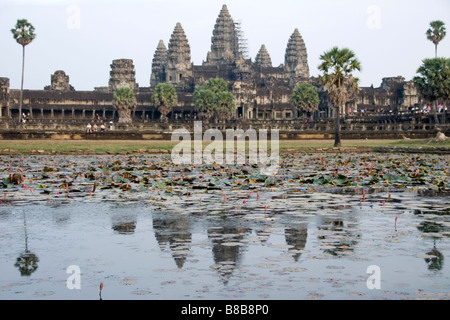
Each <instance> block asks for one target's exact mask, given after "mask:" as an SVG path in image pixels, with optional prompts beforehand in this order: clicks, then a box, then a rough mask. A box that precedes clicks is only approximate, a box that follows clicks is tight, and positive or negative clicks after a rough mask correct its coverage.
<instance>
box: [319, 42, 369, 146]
mask: <svg viewBox="0 0 450 320" xmlns="http://www.w3.org/2000/svg"><path fill="white" fill-rule="evenodd" d="M320 60H322V63H321V64H320V65H319V67H318V68H319V70H321V71H323V75H321V76H319V78H320V80H321V82H322V84H323V86H324V89H325V90H326V91H327V94H328V98H329V100H330V102H331V104H332V105H333V107H334V109H335V116H336V119H335V123H336V125H335V135H334V146H335V147H339V146H340V145H341V137H340V132H339V131H340V126H339V122H340V112H341V110H343V109H344V108H345V104H346V102H347V101H348V100H350V99H352V98H354V97H356V95H357V93H358V90H359V88H358V78H355V77H354V76H353V74H352V72H354V71H355V70H358V71H360V70H361V63H360V61H359V60H358V59H357V58H356V56H355V53H354V52H353V51H352V50H350V49H348V48H342V49H339V48H338V47H333V48H332V49H330V50H329V51H326V52H324V53H323V54H322V55H321V56H320Z"/></svg>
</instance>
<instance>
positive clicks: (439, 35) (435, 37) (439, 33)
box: [426, 20, 446, 58]
mask: <svg viewBox="0 0 450 320" xmlns="http://www.w3.org/2000/svg"><path fill="white" fill-rule="evenodd" d="M430 27H431V28H429V29H428V30H427V32H426V35H427V39H428V40H430V41H431V42H433V43H434V57H435V58H437V46H438V44H439V42H441V40H442V39H444V37H445V35H446V32H445V23H444V22H442V21H440V20H435V21H431V22H430Z"/></svg>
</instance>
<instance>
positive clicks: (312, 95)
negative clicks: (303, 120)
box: [291, 83, 320, 115]
mask: <svg viewBox="0 0 450 320" xmlns="http://www.w3.org/2000/svg"><path fill="white" fill-rule="evenodd" d="M319 102H320V100H319V94H318V93H317V88H316V87H315V86H313V85H312V84H310V83H299V84H297V86H296V87H295V89H294V91H293V92H292V95H291V103H292V104H293V105H294V107H296V108H297V110H298V111H300V112H301V113H302V114H304V115H305V114H306V113H308V112H314V111H316V110H317V108H318V107H319Z"/></svg>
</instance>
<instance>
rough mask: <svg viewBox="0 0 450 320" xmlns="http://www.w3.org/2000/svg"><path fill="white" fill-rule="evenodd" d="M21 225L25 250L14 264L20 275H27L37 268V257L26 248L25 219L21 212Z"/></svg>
mask: <svg viewBox="0 0 450 320" xmlns="http://www.w3.org/2000/svg"><path fill="white" fill-rule="evenodd" d="M23 227H24V230H25V251H24V252H23V253H22V254H20V256H19V257H18V258H17V259H16V263H15V264H14V266H15V267H16V268H18V269H19V272H20V275H21V276H29V275H31V274H32V273H33V272H35V271H36V269H37V268H38V262H39V258H38V257H37V256H36V255H35V254H34V253H32V252H30V251H29V250H28V234H27V220H26V215H25V211H24V212H23Z"/></svg>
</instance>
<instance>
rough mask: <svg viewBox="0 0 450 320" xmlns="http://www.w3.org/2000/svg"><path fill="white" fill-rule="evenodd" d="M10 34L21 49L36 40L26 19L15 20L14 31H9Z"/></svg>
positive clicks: (31, 26) (32, 29) (32, 28)
mask: <svg viewBox="0 0 450 320" xmlns="http://www.w3.org/2000/svg"><path fill="white" fill-rule="evenodd" d="M11 32H12V34H13V37H14V39H15V40H16V41H17V43H19V44H20V45H21V46H23V47H25V46H26V45H28V44H30V43H31V41H33V39H34V38H36V34H35V33H34V27H33V25H32V24H31V23H29V22H28V21H27V19H20V20H17V23H16V26H15V28H14V29H11Z"/></svg>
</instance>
